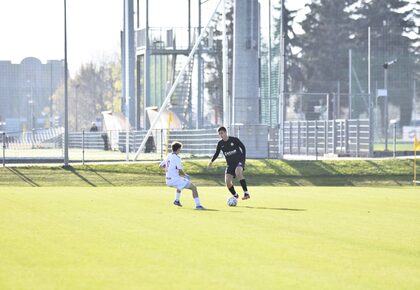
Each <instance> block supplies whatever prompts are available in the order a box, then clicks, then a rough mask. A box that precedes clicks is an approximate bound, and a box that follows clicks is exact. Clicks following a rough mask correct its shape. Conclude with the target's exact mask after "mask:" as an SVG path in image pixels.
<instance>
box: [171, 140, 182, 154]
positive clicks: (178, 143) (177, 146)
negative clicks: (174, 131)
mask: <svg viewBox="0 0 420 290" xmlns="http://www.w3.org/2000/svg"><path fill="white" fill-rule="evenodd" d="M171 147H172V151H173V152H176V151H177V150H178V149H179V148H181V147H182V143H181V142H178V141H175V142H173V143H172V144H171Z"/></svg>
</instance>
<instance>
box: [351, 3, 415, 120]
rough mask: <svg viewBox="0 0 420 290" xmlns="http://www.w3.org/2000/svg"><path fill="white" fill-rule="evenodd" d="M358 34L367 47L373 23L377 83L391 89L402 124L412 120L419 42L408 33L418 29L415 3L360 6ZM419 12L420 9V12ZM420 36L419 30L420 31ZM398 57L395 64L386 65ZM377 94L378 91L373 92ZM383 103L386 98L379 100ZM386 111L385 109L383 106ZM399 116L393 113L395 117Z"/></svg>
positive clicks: (373, 65)
mask: <svg viewBox="0 0 420 290" xmlns="http://www.w3.org/2000/svg"><path fill="white" fill-rule="evenodd" d="M358 13H359V15H360V16H361V17H360V19H358V21H357V38H356V41H357V43H358V45H359V46H364V47H367V41H368V37H367V31H368V29H367V27H371V80H372V85H374V86H373V87H379V88H384V87H385V70H387V73H386V79H387V80H386V82H387V89H388V99H389V102H390V103H392V104H394V105H396V106H397V107H399V109H400V116H399V117H400V120H401V124H402V125H407V124H408V123H409V122H410V120H411V113H412V96H413V93H412V92H413V91H412V88H413V81H414V75H415V72H416V66H415V60H416V57H415V49H414V47H415V42H416V41H417V43H418V38H417V39H416V38H415V37H414V39H410V38H409V37H408V36H407V33H410V31H412V32H414V33H415V28H416V26H415V22H414V21H413V16H412V15H413V13H416V12H415V10H412V6H410V3H409V2H408V1H406V0H371V1H365V2H363V3H362V7H361V8H360V9H359V10H358ZM417 13H418V12H417ZM417 36H418V33H417ZM393 60H396V62H395V63H393V64H392V65H386V63H389V62H391V61H393ZM371 93H372V94H373V95H375V92H371ZM379 104H380V105H381V107H383V100H379ZM382 111H383V110H382ZM395 117H397V116H390V118H395Z"/></svg>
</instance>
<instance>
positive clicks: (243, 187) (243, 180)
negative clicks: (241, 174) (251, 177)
mask: <svg viewBox="0 0 420 290" xmlns="http://www.w3.org/2000/svg"><path fill="white" fill-rule="evenodd" d="M239 182H240V183H241V186H242V189H243V190H244V192H248V188H247V187H246V181H245V179H241V180H239Z"/></svg>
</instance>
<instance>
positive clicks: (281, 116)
mask: <svg viewBox="0 0 420 290" xmlns="http://www.w3.org/2000/svg"><path fill="white" fill-rule="evenodd" d="M283 8H284V5H283V0H280V9H281V10H280V11H281V14H280V67H279V77H280V79H279V81H280V82H279V118H278V120H279V148H278V149H279V158H280V159H283V156H284V121H285V116H284V52H285V49H284V32H283V20H284V19H283V17H284V11H283V10H284V9H283Z"/></svg>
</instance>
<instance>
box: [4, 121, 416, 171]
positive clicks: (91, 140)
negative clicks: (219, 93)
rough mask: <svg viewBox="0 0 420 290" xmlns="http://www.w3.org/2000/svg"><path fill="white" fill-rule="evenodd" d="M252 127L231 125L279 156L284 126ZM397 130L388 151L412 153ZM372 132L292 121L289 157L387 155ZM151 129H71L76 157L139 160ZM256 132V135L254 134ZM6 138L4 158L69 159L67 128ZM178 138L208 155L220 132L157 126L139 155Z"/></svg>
mask: <svg viewBox="0 0 420 290" xmlns="http://www.w3.org/2000/svg"><path fill="white" fill-rule="evenodd" d="M251 127H252V126H245V127H240V128H242V129H240V128H236V127H235V128H231V130H230V131H231V134H232V135H233V136H237V137H239V138H240V139H241V140H242V141H243V142H244V143H245V145H246V146H247V149H249V150H250V152H251V151H252V148H254V149H255V148H256V149H255V150H257V151H259V152H258V153H260V155H261V156H259V157H256V158H271V159H277V158H278V156H279V147H278V146H279V139H278V136H279V134H278V133H279V130H278V128H273V127H269V126H267V125H258V127H252V128H251ZM239 129H240V130H239ZM392 131H393V134H392V139H391V140H392V141H391V142H390V150H389V151H386V152H385V153H387V154H386V156H392V155H394V156H396V155H409V154H412V152H413V151H412V148H413V147H412V142H408V141H404V139H402V138H401V134H402V133H399V130H398V128H397V127H396V126H394V127H393V130H392ZM371 132H372V130H371V128H370V126H369V120H368V119H355V120H345V119H339V120H329V121H326V120H313V121H286V122H285V126H284V142H283V144H284V148H283V152H284V155H285V158H286V159H287V158H288V156H299V157H300V158H303V159H305V158H306V157H305V156H307V157H308V159H312V158H313V157H314V156H315V157H318V156H327V157H346V156H348V157H374V156H385V155H383V153H384V151H383V148H379V147H377V145H378V144H374V142H373V136H372V133H371ZM411 133H412V132H411V131H410V132H405V134H406V135H410V134H411ZM145 135H146V131H145V130H141V131H129V132H128V134H127V132H125V131H107V132H85V131H81V132H70V133H69V155H70V162H84V161H125V160H133V158H134V156H135V153H136V151H137V150H138V148H139V146H140V144H141V142H142V141H143V139H144V136H145ZM251 135H252V136H254V137H255V138H251V137H252V136H251ZM127 136H128V138H129V142H128V144H129V148H128V149H129V150H128V152H126V144H127V143H126V138H127ZM410 136H411V135H410ZM410 136H409V137H410ZM409 137H407V138H409ZM0 138H1V139H0V140H1V145H2V162H3V164H6V163H17V162H27V163H34V162H35V163H41V162H61V161H62V160H63V151H64V150H63V146H64V142H63V129H62V128H55V129H48V130H38V131H34V132H20V133H0ZM410 138H411V137H410ZM249 140H251V141H249ZM173 141H179V142H181V143H183V150H182V154H183V156H184V157H185V158H200V157H203V158H204V157H205V158H207V157H210V156H212V155H213V154H214V152H215V149H216V144H217V142H218V141H219V136H218V135H217V131H216V128H209V129H198V130H171V131H168V130H166V129H156V130H153V132H152V134H151V136H150V137H149V139H148V141H147V142H146V146H145V149H144V150H143V152H141V154H140V156H139V160H160V159H162V158H164V156H165V155H166V154H167V153H169V152H171V150H170V145H171V143H172V142H173ZM257 143H258V144H257ZM258 148H259V149H258ZM255 150H254V151H255Z"/></svg>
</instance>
